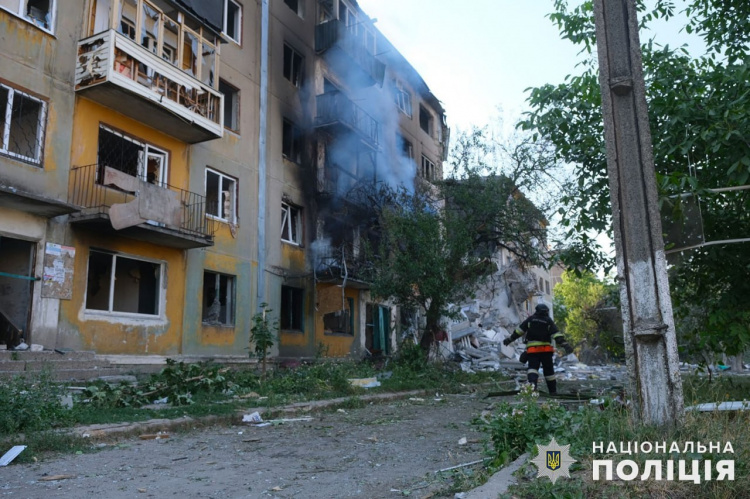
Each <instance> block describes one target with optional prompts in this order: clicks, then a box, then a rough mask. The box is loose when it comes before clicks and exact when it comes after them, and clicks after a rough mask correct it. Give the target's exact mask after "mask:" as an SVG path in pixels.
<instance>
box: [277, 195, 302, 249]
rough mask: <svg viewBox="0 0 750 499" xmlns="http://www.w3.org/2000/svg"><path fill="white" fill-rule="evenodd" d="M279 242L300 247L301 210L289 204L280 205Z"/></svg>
mask: <svg viewBox="0 0 750 499" xmlns="http://www.w3.org/2000/svg"><path fill="white" fill-rule="evenodd" d="M281 240H282V241H284V242H285V243H289V244H294V245H296V246H301V245H302V209H301V208H300V207H298V206H293V205H291V204H289V203H284V202H282V203H281Z"/></svg>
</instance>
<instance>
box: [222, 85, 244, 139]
mask: <svg viewBox="0 0 750 499" xmlns="http://www.w3.org/2000/svg"><path fill="white" fill-rule="evenodd" d="M219 92H221V93H222V94H224V123H223V125H224V128H226V129H227V130H231V131H233V132H235V133H239V131H240V89H238V88H237V87H235V86H234V85H232V84H231V83H229V82H227V81H226V80H222V79H221V78H219Z"/></svg>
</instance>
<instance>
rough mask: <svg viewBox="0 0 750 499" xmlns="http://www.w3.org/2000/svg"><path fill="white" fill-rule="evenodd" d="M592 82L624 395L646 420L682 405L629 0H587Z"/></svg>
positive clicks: (660, 421)
mask: <svg viewBox="0 0 750 499" xmlns="http://www.w3.org/2000/svg"><path fill="white" fill-rule="evenodd" d="M594 15H595V18H596V44H597V49H598V53H599V84H600V85H601V92H602V113H603V115H604V136H605V140H606V143H607V171H608V175H609V188H610V195H611V200H612V222H613V224H614V234H615V249H616V252H617V276H618V279H619V282H620V298H621V302H622V320H623V332H624V336H625V353H626V356H627V367H628V377H629V381H630V392H631V400H632V401H633V402H634V404H635V411H636V417H637V418H638V419H640V420H641V421H642V422H644V423H647V424H655V425H664V424H674V423H676V422H677V421H679V420H680V418H681V417H682V413H683V400H682V380H681V378H680V369H679V359H678V356H677V339H676V336H675V328H674V319H673V317H672V301H671V298H670V296H669V281H668V279H667V266H666V258H665V256H664V241H663V240H662V233H661V219H660V218H659V217H660V215H659V209H658V199H657V193H656V175H655V171H654V157H653V151H652V149H651V132H650V130H649V123H648V110H647V108H646V90H645V84H644V80H643V63H642V60H641V45H640V41H639V38H638V20H637V18H636V8H635V0H595V1H594Z"/></svg>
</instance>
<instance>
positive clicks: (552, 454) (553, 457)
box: [547, 450, 560, 471]
mask: <svg viewBox="0 0 750 499" xmlns="http://www.w3.org/2000/svg"><path fill="white" fill-rule="evenodd" d="M559 467H560V451H559V450H548V451H547V468H548V469H550V470H552V471H555V470H556V469H557V468H559Z"/></svg>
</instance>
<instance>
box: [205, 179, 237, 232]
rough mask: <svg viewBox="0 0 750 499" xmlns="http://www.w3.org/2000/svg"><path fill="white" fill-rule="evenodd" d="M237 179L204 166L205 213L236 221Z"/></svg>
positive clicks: (224, 219)
mask: <svg viewBox="0 0 750 499" xmlns="http://www.w3.org/2000/svg"><path fill="white" fill-rule="evenodd" d="M236 205H237V181H236V180H235V179H233V178H231V177H228V176H226V175H224V174H223V173H219V172H217V171H214V170H211V169H208V168H206V215H208V216H211V217H214V218H218V219H219V220H223V221H224V222H228V223H235V222H236Z"/></svg>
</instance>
